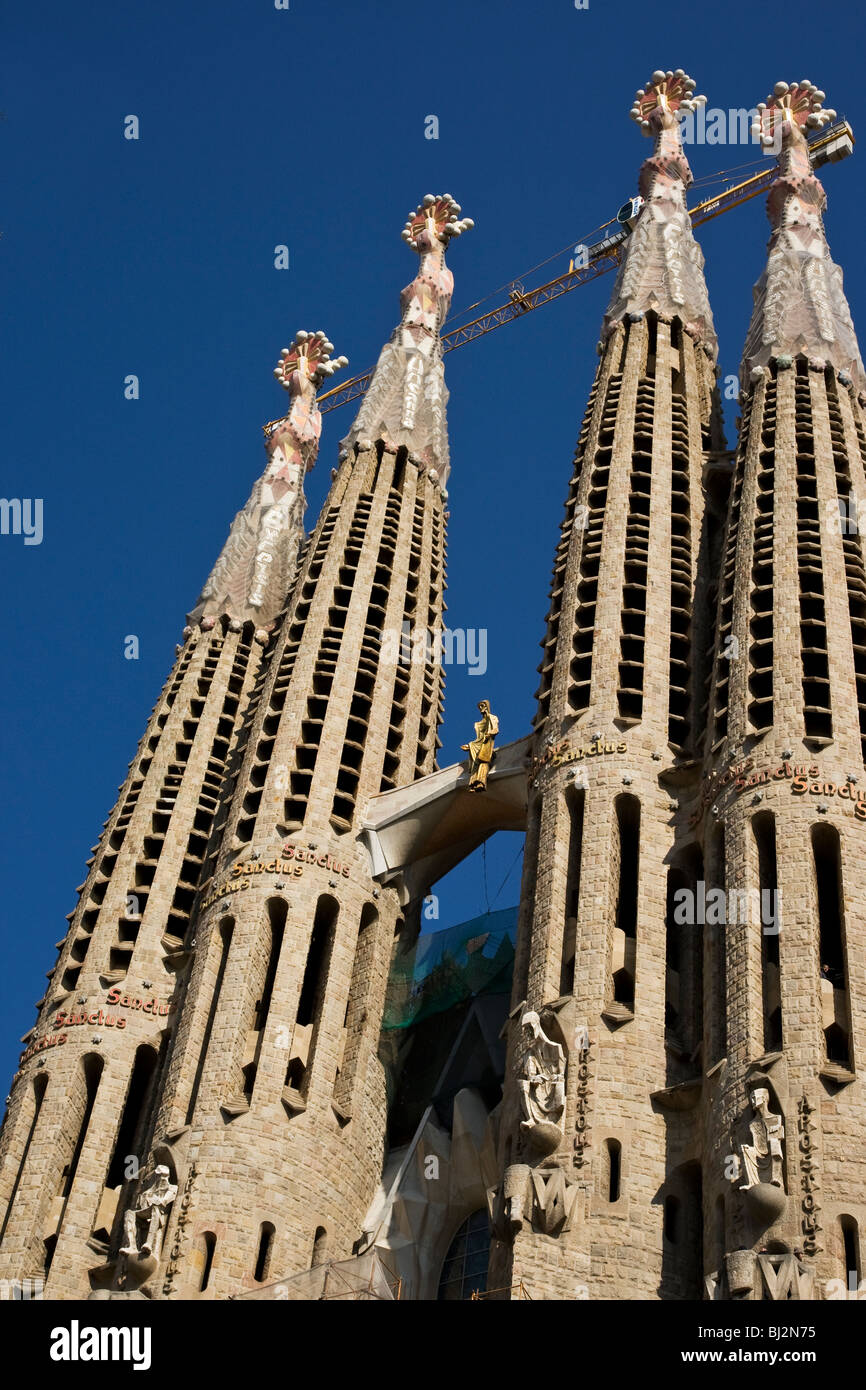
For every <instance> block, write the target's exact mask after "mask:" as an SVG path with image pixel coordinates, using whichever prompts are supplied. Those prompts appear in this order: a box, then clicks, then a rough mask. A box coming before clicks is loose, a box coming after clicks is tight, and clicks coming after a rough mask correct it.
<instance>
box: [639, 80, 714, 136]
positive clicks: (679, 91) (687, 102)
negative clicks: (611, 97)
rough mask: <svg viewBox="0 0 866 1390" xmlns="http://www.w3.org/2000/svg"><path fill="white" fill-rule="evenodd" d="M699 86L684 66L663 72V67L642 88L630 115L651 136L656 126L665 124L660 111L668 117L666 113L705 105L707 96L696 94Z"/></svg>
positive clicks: (673, 113)
mask: <svg viewBox="0 0 866 1390" xmlns="http://www.w3.org/2000/svg"><path fill="white" fill-rule="evenodd" d="M696 86H697V83H696V82H695V80H694V78H692V77H689V75H688V74H687V73H685V72H683V70H682V68H677V70H676V72H670V71H668V72H663V71H662V69H661V68H656V71H655V72H654V73H653V75H652V77H651V78H650V80H649V82H648V83H647V85H646V87H638V89H637V92H636V93H635V98H634V105H633V106H632V108H631V111H630V112H629V115H630V116H631V118H632V120H633V121H637V123H638V125H639V126H640V128H641V130H642V131H643V132H644V134H645V135H649V134H650V133H651V132H652V129H653V127H654V125H658V124H660V123H661V121H660V118H659V117H658V116H656V113H657V112H660V113H661V116H662V117H664V115H666V114H670V115H676V113H677V112H678V111H694V110H695V108H696V107H698V106H703V105H705V103H706V100H707V99H706V97H702V96H695V95H694V90H695V87H696ZM654 116H656V118H655V120H653V117H654ZM665 124H668V122H665Z"/></svg>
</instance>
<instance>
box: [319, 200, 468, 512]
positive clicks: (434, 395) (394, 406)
mask: <svg viewBox="0 0 866 1390" xmlns="http://www.w3.org/2000/svg"><path fill="white" fill-rule="evenodd" d="M460 212H461V208H460V204H459V203H456V202H455V201H454V199H453V198H452V197H451V194H450V193H441V194H438V195H436V194H433V193H428V194H427V196H426V197H425V198H424V199H423V200H422V202H420V203H419V204H418V206H417V208H415V209H414V210H413V211H412V212H410V213H409V216H408V218H407V219H406V225H405V226H404V228H403V231H402V232H401V236H402V238H403V240H404V241H405V242H406V244H407V245H408V246H411V247H412V249H413V250H414V251H416V252H417V253H418V256H419V257H420V264H419V267H418V274H417V275H416V276H415V279H414V280H413V281H412V282H411V284H409V285H407V286H406V288H405V289H404V290H403V292H402V294H401V295H400V306H401V308H402V311H403V316H402V319H401V321H400V323H399V325H398V327H397V328H396V329H395V330H394V333H393V334H392V336H391V339H390V341H389V342H387V343H386V344H385V346H384V348H383V349H382V352H381V354H380V356H379V361H378V363H377V364H376V369H375V371H374V372H373V376H372V378H371V381H370V385H369V388H368V390H367V394H366V396H365V398H364V403H363V405H362V406H361V409H360V410H359V412H358V415H357V417H356V419H355V423H354V424H353V425H352V428H351V429H350V431H349V433H348V434H347V436H346V438H345V439H344V440H343V441H342V444H341V457H345V456H346V454H347V453H348V452H349V450H350V449H351V447H352V446H353V445H354V444H355V443H357V442H358V441H360V440H361V439H365V438H368V439H371V440H372V439H383V440H385V441H386V442H387V443H388V444H390V445H392V446H393V447H399V446H400V445H403V446H405V447H406V448H407V449H408V450H409V452H410V453H411V454H412V455H414V456H415V457H416V458H418V459H419V460H421V461H422V462H423V463H424V464H426V465H427V467H429V468H434V469H436V471H437V472H438V474H439V481H440V483H441V484H442V485H443V487H444V485H445V481H446V479H447V475H448V466H449V464H448V437H447V432H446V426H445V405H446V403H447V400H448V391H447V390H446V387H445V375H444V371H443V368H442V345H441V342H440V338H439V334H440V331H441V328H442V324H443V323H444V321H445V319H446V317H447V315H448V310H449V308H450V306H451V295H452V292H453V289H454V276H453V275H452V274H451V271H450V270H449V269H448V267H447V266H446V264H445V250H446V247H447V246H448V243H449V242H450V241H451V240H452V238H454V237H458V236H461V235H462V234H463V232H465V231H468V230H469V228H470V227H474V225H475V224H474V222H473V221H472V219H471V218H469V217H464V218H462V219H461V217H460Z"/></svg>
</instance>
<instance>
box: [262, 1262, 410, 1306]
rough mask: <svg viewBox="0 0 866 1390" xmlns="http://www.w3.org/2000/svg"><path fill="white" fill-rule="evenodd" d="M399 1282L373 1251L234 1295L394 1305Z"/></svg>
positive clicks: (279, 1299) (266, 1299) (399, 1286)
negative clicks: (371, 1302) (370, 1301)
mask: <svg viewBox="0 0 866 1390" xmlns="http://www.w3.org/2000/svg"><path fill="white" fill-rule="evenodd" d="M400 1293H401V1281H400V1279H399V1278H398V1276H397V1275H396V1274H394V1272H393V1270H390V1269H389V1268H388V1266H387V1265H386V1264H385V1262H384V1261H383V1259H382V1257H381V1256H380V1254H379V1252H378V1251H377V1250H368V1251H367V1252H366V1253H365V1254H363V1255H356V1256H354V1258H353V1259H351V1260H326V1261H325V1262H324V1263H323V1264H320V1265H315V1266H314V1267H313V1268H312V1269H306V1270H304V1271H303V1273H301V1274H293V1275H292V1276H291V1277H290V1278H288V1279H277V1280H276V1281H275V1282H274V1283H273V1284H264V1285H262V1287H261V1288H258V1289H249V1290H247V1291H245V1292H244V1293H240V1294H236V1295H235V1297H236V1298H238V1299H241V1298H243V1299H253V1300H256V1301H258V1302H280V1303H283V1302H306V1303H309V1302H314V1301H328V1302H332V1301H334V1300H336V1299H342V1300H343V1301H344V1302H350V1303H351V1302H357V1303H362V1302H367V1301H369V1300H375V1301H378V1302H383V1303H387V1302H391V1303H396V1302H398V1301H399V1299H400Z"/></svg>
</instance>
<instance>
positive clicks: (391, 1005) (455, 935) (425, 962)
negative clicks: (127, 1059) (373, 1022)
mask: <svg viewBox="0 0 866 1390" xmlns="http://www.w3.org/2000/svg"><path fill="white" fill-rule="evenodd" d="M516 935H517V908H516V907H505V908H502V909H501V911H499V912H486V913H484V914H483V915H482V916H481V917H473V918H472V920H471V921H469V922H461V923H460V924H459V925H458V926H456V927H446V928H445V930H444V931H437V932H428V933H427V934H426V935H423V936H419V937H418V939H417V941H416V942H415V944H414V946H413V947H412V948H411V950H409V951H407V952H406V953H405V955H402V956H397V958H396V959H395V961H394V964H393V966H392V968H391V976H390V979H389V982H388V998H387V1002H386V1004H385V1017H384V1019H383V1022H382V1026H383V1028H408V1027H409V1026H410V1025H411V1024H413V1023H418V1022H420V1021H421V1020H422V1019H424V1018H429V1016H430V1015H431V1014H438V1013H443V1012H444V1011H445V1010H446V1009H450V1008H451V1007H452V1006H453V1005H454V1004H458V1003H460V1002H461V1001H462V1000H465V999H470V998H472V997H473V996H474V995H477V994H507V993H508V991H509V990H510V988H511V976H512V973H513V969H514V943H515V939H516Z"/></svg>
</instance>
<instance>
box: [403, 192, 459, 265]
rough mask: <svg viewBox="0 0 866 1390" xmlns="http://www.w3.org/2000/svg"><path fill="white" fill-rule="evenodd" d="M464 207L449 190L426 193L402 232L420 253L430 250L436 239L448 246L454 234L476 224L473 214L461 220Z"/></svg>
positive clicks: (408, 218) (411, 213) (456, 234)
mask: <svg viewBox="0 0 866 1390" xmlns="http://www.w3.org/2000/svg"><path fill="white" fill-rule="evenodd" d="M461 211H462V209H461V207H460V204H459V203H457V202H455V201H454V199H453V198H452V197H451V194H450V193H440V194H438V195H437V194H433V193H427V194H426V195H425V197H424V199H423V200H422V201H421V202H420V203H419V204H418V206H417V208H415V209H414V211H412V212H410V213H409V216H408V217H407V219H406V225H405V227H404V228H403V230H402V232H401V233H400V235H401V236H402V238H403V240H404V241H405V242H408V243H409V244H410V245H411V246H413V247H414V248H415V250H416V251H418V252H419V253H420V254H423V253H424V252H425V251H431V250H432V249H433V247H434V246H435V244H436V242H437V241H439V242H441V243H442V245H444V246H447V244H448V242H449V241H450V239H451V238H452V237H455V236H461V235H462V233H463V232H468V231H469V230H470V228H472V227H474V226H475V223H474V222H473V221H472V218H471V217H464V218H463V219H462V220H458V219H459V217H460V213H461Z"/></svg>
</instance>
